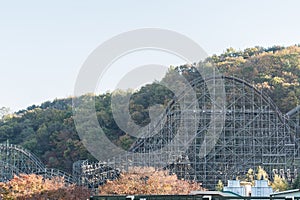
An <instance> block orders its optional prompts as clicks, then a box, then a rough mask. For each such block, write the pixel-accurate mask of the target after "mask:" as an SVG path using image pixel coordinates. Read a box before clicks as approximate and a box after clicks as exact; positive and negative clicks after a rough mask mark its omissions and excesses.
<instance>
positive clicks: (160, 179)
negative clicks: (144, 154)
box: [99, 167, 204, 195]
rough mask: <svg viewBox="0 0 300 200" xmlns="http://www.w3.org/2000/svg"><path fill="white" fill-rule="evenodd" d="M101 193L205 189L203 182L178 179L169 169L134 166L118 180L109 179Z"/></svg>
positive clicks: (167, 192) (180, 191) (155, 192)
mask: <svg viewBox="0 0 300 200" xmlns="http://www.w3.org/2000/svg"><path fill="white" fill-rule="evenodd" d="M99 190H100V194H111V195H116V194H119V195H121V194H126V195H131V194H135V195H137V194H189V193H190V192H191V191H193V190H204V189H203V188H202V187H201V184H199V183H195V182H188V181H185V180H178V178H177V176H176V175H170V174H169V172H168V171H163V170H159V171H157V170H154V168H149V167H146V168H133V169H131V170H129V172H127V173H123V174H122V175H121V176H120V177H119V178H118V179H117V180H114V181H108V182H107V183H106V184H105V185H103V186H100V187H99Z"/></svg>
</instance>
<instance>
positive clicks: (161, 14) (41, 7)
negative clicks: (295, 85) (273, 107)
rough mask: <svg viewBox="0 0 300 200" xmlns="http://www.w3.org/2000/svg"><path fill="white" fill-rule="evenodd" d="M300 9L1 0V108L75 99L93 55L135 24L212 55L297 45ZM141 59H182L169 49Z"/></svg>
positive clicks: (132, 0) (191, 1)
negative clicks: (161, 31) (86, 63)
mask: <svg viewBox="0 0 300 200" xmlns="http://www.w3.org/2000/svg"><path fill="white" fill-rule="evenodd" d="M299 8H300V1H298V0H280V1H279V0H243V1H242V0H226V1H224V0H218V1H217V0H206V1H204V0H202V1H201V0H187V1H179V0H161V1H158V0H152V1H146V0H127V1H117V0H110V1H100V0H86V1H82V0H81V1H79V0H64V1H58V0H52V1H38V0H27V1H21V0H19V1H16V0H11V1H5V0H0V92H1V98H0V107H3V106H4V107H9V108H10V109H11V110H12V111H17V110H19V109H26V108H27V107H28V106H30V105H33V104H36V105H39V104H41V103H42V102H44V101H47V100H54V99H55V98H65V97H69V96H72V95H73V92H74V84H75V81H76V77H77V75H78V73H79V70H80V68H81V66H82V64H83V63H84V61H85V60H86V59H87V57H88V56H89V55H90V53H91V52H92V51H93V50H94V49H95V48H97V47H98V46H99V45H101V44H102V43H103V42H105V41H107V40H108V39H110V38H112V37H114V36H116V35H118V34H121V33H123V32H126V31H131V30H134V29H139V28H149V27H151V28H161V29H168V30H173V31H176V32H178V33H180V34H183V35H185V36H187V37H189V38H191V39H192V40H194V41H195V42H197V43H198V44H199V45H200V46H201V47H202V48H203V49H204V50H205V51H206V52H207V53H208V55H212V54H220V53H222V52H223V51H225V49H226V48H229V47H233V48H235V49H240V50H242V49H244V48H247V47H253V46H257V45H258V46H263V47H270V46H273V45H284V46H289V45H294V44H299V43H300V24H299V19H300V12H299ZM136 57H139V59H140V61H141V60H143V59H144V61H145V62H146V61H147V60H151V58H152V59H160V60H161V62H163V64H166V65H167V64H170V65H171V64H173V65H174V64H175V65H176V64H179V63H180V62H181V61H179V60H178V59H177V58H174V57H172V56H169V57H168V56H167V55H165V54H160V55H158V54H155V53H153V55H150V56H149V55H148V56H145V58H144V57H143V56H141V55H140V56H136ZM167 57H168V58H167ZM131 61H132V60H131ZM139 64H141V62H139ZM127 65H128V62H127ZM124 66H125V63H124ZM124 66H123V68H124V69H125V68H126V67H127V66H125V67H124ZM118 67H122V63H121V64H119V65H116V66H115V68H116V69H117V68H118ZM119 78H120V77H118V76H114V74H113V73H111V74H108V75H107V79H110V81H113V82H118V79H119ZM108 85H109V84H108ZM104 90H110V88H109V87H108V88H103V92H104Z"/></svg>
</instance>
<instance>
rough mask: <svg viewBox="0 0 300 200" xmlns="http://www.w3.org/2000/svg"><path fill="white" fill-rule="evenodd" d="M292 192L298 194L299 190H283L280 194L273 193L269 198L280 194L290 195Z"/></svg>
mask: <svg viewBox="0 0 300 200" xmlns="http://www.w3.org/2000/svg"><path fill="white" fill-rule="evenodd" d="M294 192H300V189H293V190H285V191H282V192H274V193H272V194H270V196H275V195H280V194H290V193H294Z"/></svg>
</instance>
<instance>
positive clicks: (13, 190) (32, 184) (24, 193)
mask: <svg viewBox="0 0 300 200" xmlns="http://www.w3.org/2000/svg"><path fill="white" fill-rule="evenodd" d="M0 194H1V198H0V199H20V200H21V199H57V200H62V199H65V200H68V199H74V200H76V199H88V198H89V196H90V194H89V191H88V189H86V188H83V187H79V186H75V185H69V186H66V184H65V182H64V179H63V178H61V177H56V178H53V179H45V178H43V177H42V176H39V175H35V174H30V175H27V174H20V175H19V176H14V178H13V179H12V180H10V181H9V182H6V183H2V182H1V183H0Z"/></svg>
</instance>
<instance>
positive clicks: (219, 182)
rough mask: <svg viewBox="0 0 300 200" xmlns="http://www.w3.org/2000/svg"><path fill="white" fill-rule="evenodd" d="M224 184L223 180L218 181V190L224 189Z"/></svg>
mask: <svg viewBox="0 0 300 200" xmlns="http://www.w3.org/2000/svg"><path fill="white" fill-rule="evenodd" d="M223 188H224V184H223V182H222V181H221V180H219V181H218V184H217V185H216V190H217V191H223Z"/></svg>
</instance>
